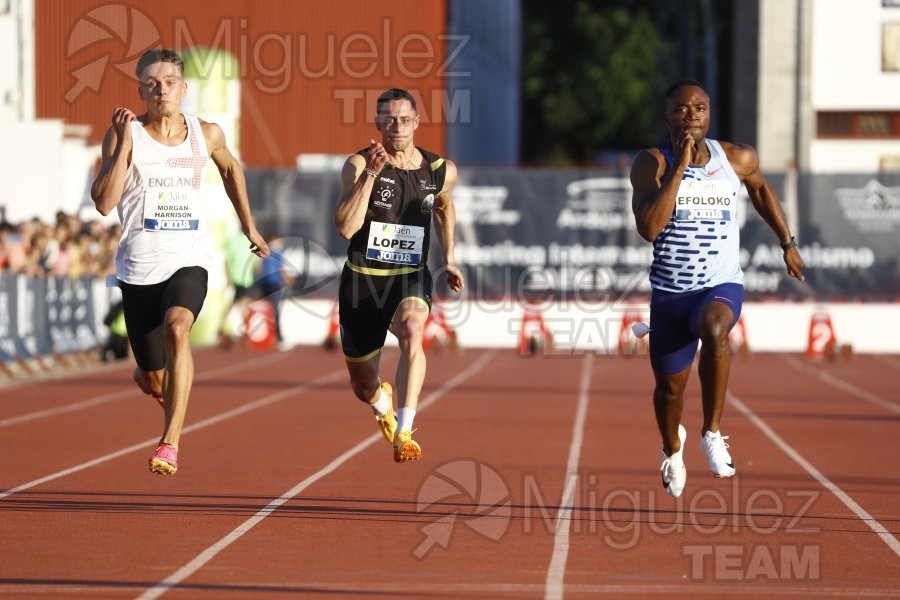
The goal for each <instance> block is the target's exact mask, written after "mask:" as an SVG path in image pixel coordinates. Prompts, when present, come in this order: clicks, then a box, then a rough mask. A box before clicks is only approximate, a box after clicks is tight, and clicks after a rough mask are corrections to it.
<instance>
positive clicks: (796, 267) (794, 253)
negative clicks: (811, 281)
mask: <svg viewBox="0 0 900 600" xmlns="http://www.w3.org/2000/svg"><path fill="white" fill-rule="evenodd" d="M784 264H785V265H787V272H788V275H790V276H791V277H793V278H795V279H798V280H800V281H803V280H804V279H806V277H805V276H804V275H803V259H802V258H800V252H799V251H798V250H797V247H796V246H794V247H793V248H791V249H790V250H786V251H785V252H784Z"/></svg>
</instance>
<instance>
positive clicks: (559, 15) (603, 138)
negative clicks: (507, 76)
mask: <svg viewBox="0 0 900 600" xmlns="http://www.w3.org/2000/svg"><path fill="white" fill-rule="evenodd" d="M704 2H705V4H704ZM708 2H709V0H684V1H682V2H677V3H673V2H671V0H605V1H603V2H598V1H591V0H555V1H553V2H546V1H545V0H522V9H523V32H522V162H523V163H525V164H554V165H566V164H592V163H595V162H596V161H597V157H598V155H599V154H600V153H602V152H609V151H618V150H621V151H626V152H627V151H633V150H636V149H640V148H645V147H648V146H652V145H655V144H658V143H659V142H660V141H661V139H662V136H663V135H664V129H663V122H662V93H663V91H664V90H665V88H666V87H667V86H668V84H669V83H670V82H671V81H672V80H674V79H677V78H679V77H686V76H687V77H695V78H697V79H700V80H702V79H703V77H702V76H701V75H700V74H699V73H698V72H697V71H698V70H701V69H702V61H703V58H702V57H703V53H704V47H703V46H702V43H701V42H700V41H697V40H698V37H699V36H698V35H697V31H698V29H699V28H701V27H702V25H703V23H702V22H701V19H700V15H701V14H702V12H701V10H700V7H701V6H705V7H706V9H707V11H709V4H708ZM715 25H716V27H720V26H721V24H720V23H719V24H715ZM716 33H717V35H720V34H721V32H719V31H717V32H716Z"/></svg>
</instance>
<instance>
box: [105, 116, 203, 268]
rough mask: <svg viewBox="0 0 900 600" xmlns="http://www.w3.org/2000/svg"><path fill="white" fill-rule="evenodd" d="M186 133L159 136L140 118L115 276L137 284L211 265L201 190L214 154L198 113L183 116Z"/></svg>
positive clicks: (122, 212)
mask: <svg viewBox="0 0 900 600" xmlns="http://www.w3.org/2000/svg"><path fill="white" fill-rule="evenodd" d="M184 118H185V121H186V123H187V128H188V134H187V138H186V139H185V140H184V141H183V142H182V143H181V144H179V145H177V146H166V145H165V144H161V143H159V142H157V141H156V140H154V139H153V138H152V137H150V135H149V134H148V133H147V132H146V131H145V130H144V127H143V125H141V124H140V123H139V122H138V121H137V120H135V121H132V122H131V133H132V139H133V140H134V144H133V146H132V150H131V165H130V166H129V167H128V170H127V171H126V173H125V190H124V192H123V193H122V199H121V200H120V201H119V204H118V206H117V209H118V211H119V220H120V221H121V222H122V237H121V239H120V240H119V249H118V252H117V253H116V277H118V279H119V280H120V281H124V282H126V283H132V284H136V285H150V284H154V283H160V282H162V281H166V280H167V279H169V278H170V277H171V276H172V275H173V274H174V273H175V271H177V270H178V269H181V268H182V267H193V266H197V267H203V268H205V269H206V270H207V271H208V270H209V269H210V266H211V265H212V242H211V238H210V234H209V227H208V224H207V220H206V214H205V213H206V211H205V208H206V207H205V206H204V198H203V194H202V193H201V188H202V185H203V182H204V180H205V178H206V166H207V162H208V160H209V153H208V151H207V149H206V140H205V139H204V138H203V131H202V129H201V128H200V122H199V121H198V120H197V117H194V116H190V115H184Z"/></svg>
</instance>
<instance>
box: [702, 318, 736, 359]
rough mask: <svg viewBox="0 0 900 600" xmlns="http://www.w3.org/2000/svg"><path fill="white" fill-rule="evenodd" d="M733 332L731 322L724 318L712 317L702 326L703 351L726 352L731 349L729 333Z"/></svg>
mask: <svg viewBox="0 0 900 600" xmlns="http://www.w3.org/2000/svg"><path fill="white" fill-rule="evenodd" d="M730 332H731V322H730V321H726V320H724V319H711V320H709V321H708V322H707V323H705V324H704V326H703V327H702V328H701V331H700V340H701V342H703V343H702V344H701V346H700V347H701V351H706V352H710V351H712V352H716V353H720V352H726V351H728V350H729V346H728V334H729V333H730Z"/></svg>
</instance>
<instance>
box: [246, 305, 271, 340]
mask: <svg viewBox="0 0 900 600" xmlns="http://www.w3.org/2000/svg"><path fill="white" fill-rule="evenodd" d="M244 330H245V331H246V332H247V339H248V340H249V342H250V347H251V348H253V349H254V350H271V349H272V348H274V347H275V341H276V340H275V312H274V311H273V310H272V305H271V304H270V303H269V302H266V301H265V300H256V301H254V302H251V303H250V304H248V305H247V312H246V313H245V315H244Z"/></svg>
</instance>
